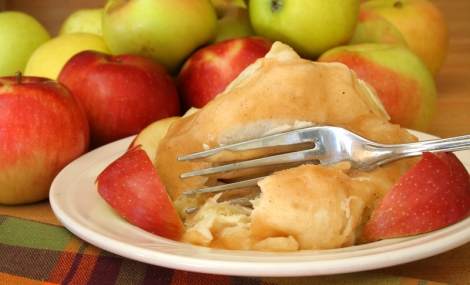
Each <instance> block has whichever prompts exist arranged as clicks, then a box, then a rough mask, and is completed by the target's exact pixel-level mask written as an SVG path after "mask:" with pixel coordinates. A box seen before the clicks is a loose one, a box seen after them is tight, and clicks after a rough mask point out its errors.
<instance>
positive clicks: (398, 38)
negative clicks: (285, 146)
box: [351, 0, 449, 75]
mask: <svg viewBox="0 0 470 285" xmlns="http://www.w3.org/2000/svg"><path fill="white" fill-rule="evenodd" d="M365 42H378V43H392V44H401V45H403V46H406V47H408V48H409V49H411V51H413V52H414V53H416V54H417V55H418V56H419V57H420V58H421V60H423V62H424V63H425V64H426V66H427V67H428V68H429V70H430V71H431V72H432V73H433V74H434V75H436V74H437V72H438V71H439V69H440V67H441V66H442V63H443V62H444V59H445V56H446V54H447V48H448V44H449V35H448V29H447V24H446V22H445V19H444V17H443V16H442V14H441V12H440V11H439V9H438V8H437V7H436V6H434V4H433V3H432V2H430V1H428V0H370V1H366V2H364V3H362V4H361V8H360V16H359V23H358V25H357V29H356V31H355V34H354V36H353V38H352V40H351V43H365Z"/></svg>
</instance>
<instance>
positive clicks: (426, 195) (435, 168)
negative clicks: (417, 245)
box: [363, 153, 470, 241]
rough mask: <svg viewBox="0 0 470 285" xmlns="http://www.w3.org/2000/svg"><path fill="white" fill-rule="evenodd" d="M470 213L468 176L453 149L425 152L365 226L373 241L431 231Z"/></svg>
mask: <svg viewBox="0 0 470 285" xmlns="http://www.w3.org/2000/svg"><path fill="white" fill-rule="evenodd" d="M469 215H470V176H469V174H468V172H467V170H466V169H465V167H464V166H463V165H462V163H461V162H460V161H459V160H458V159H457V157H456V156H455V155H454V154H452V153H438V154H432V153H425V154H423V157H422V159H421V160H420V161H419V162H418V163H417V164H416V165H415V166H414V167H413V168H411V169H410V170H409V171H408V172H407V173H405V175H403V176H402V177H401V178H400V179H399V181H398V182H397V184H395V185H394V186H393V188H392V189H391V190H390V192H389V193H387V195H386V196H385V197H384V199H383V200H382V201H381V202H380V204H379V205H378V206H377V208H376V209H375V210H374V212H373V213H372V217H371V219H370V220H369V221H368V222H367V224H366V225H365V227H364V232H363V238H364V239H365V240H366V241H374V240H380V239H386V238H394V237H402V236H409V235H416V234H421V233H426V232H430V231H433V230H437V229H440V228H443V227H445V226H448V225H451V224H453V223H456V222H458V221H460V220H462V219H464V218H465V217H467V216H469Z"/></svg>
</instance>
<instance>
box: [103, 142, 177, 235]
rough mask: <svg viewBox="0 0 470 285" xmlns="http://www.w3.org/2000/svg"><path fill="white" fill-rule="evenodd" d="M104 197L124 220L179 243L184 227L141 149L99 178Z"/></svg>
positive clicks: (123, 157) (138, 148)
mask: <svg viewBox="0 0 470 285" xmlns="http://www.w3.org/2000/svg"><path fill="white" fill-rule="evenodd" d="M97 184H98V192H99V193H100V195H101V197H103V199H104V200H105V201H106V202H108V204H109V205H110V206H111V207H112V208H113V209H114V210H115V211H116V212H117V213H118V214H119V215H120V216H121V217H123V218H124V219H126V220H127V221H129V222H130V223H131V224H133V225H136V226H138V227H139V228H141V229H144V230H146V231H148V232H151V233H154V234H156V235H159V236H162V237H166V238H169V239H173V240H179V239H180V237H181V235H182V233H183V223H182V222H181V219H180V217H179V216H178V214H177V212H176V210H175V208H174V207H173V203H172V202H171V200H170V197H169V196H168V194H167V192H166V189H165V186H164V185H163V183H162V182H161V181H160V178H159V176H158V174H157V171H156V170H155V168H154V166H153V164H152V162H151V161H150V159H149V157H148V156H147V154H146V153H145V151H144V150H142V148H140V147H135V148H132V149H130V150H128V151H127V152H126V153H125V154H124V155H123V156H121V157H120V158H118V159H117V160H115V161H114V162H113V163H111V164H110V165H109V166H108V167H107V168H106V169H105V170H104V171H103V172H101V174H100V175H99V176H98V178H97Z"/></svg>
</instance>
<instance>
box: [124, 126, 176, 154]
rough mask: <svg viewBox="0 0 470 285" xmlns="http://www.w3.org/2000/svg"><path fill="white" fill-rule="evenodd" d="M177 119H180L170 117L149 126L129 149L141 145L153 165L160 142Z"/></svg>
mask: <svg viewBox="0 0 470 285" xmlns="http://www.w3.org/2000/svg"><path fill="white" fill-rule="evenodd" d="M177 119H179V117H169V118H165V119H162V120H158V121H156V122H154V123H152V124H150V125H148V126H147V127H146V128H145V129H143V130H142V131H140V133H139V134H138V135H137V136H136V137H135V139H134V140H133V141H132V143H131V145H130V147H129V148H133V147H136V146H138V145H140V146H141V148H142V149H143V150H144V151H145V152H146V153H147V155H148V157H149V158H150V160H151V161H152V163H154V162H155V158H156V154H157V148H158V144H159V143H160V140H161V139H162V138H163V137H164V136H165V135H166V131H167V130H168V128H169V127H170V125H171V124H172V123H173V122H174V121H176V120H177Z"/></svg>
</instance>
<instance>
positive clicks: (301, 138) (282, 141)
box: [177, 127, 321, 161]
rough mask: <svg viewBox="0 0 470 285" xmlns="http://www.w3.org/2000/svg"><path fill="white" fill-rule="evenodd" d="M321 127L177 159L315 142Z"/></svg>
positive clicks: (275, 135) (221, 147) (254, 140)
mask: <svg viewBox="0 0 470 285" xmlns="http://www.w3.org/2000/svg"><path fill="white" fill-rule="evenodd" d="M318 128H321V127H307V128H301V129H295V130H291V131H287V132H283V133H277V134H273V135H268V136H264V137H261V138H256V139H252V140H248V141H244V142H239V143H234V144H229V145H223V146H219V147H216V148H212V149H209V150H204V151H200V152H195V153H192V154H188V155H182V156H179V157H178V158H177V159H178V160H179V161H186V160H194V159H201V158H207V157H209V156H212V155H215V154H217V153H219V152H222V151H224V150H228V151H244V150H251V149H257V148H265V147H275V146H285V145H292V144H299V143H306V142H313V141H314V140H315V137H314V136H312V134H313V133H314V131H315V130H316V129H318Z"/></svg>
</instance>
